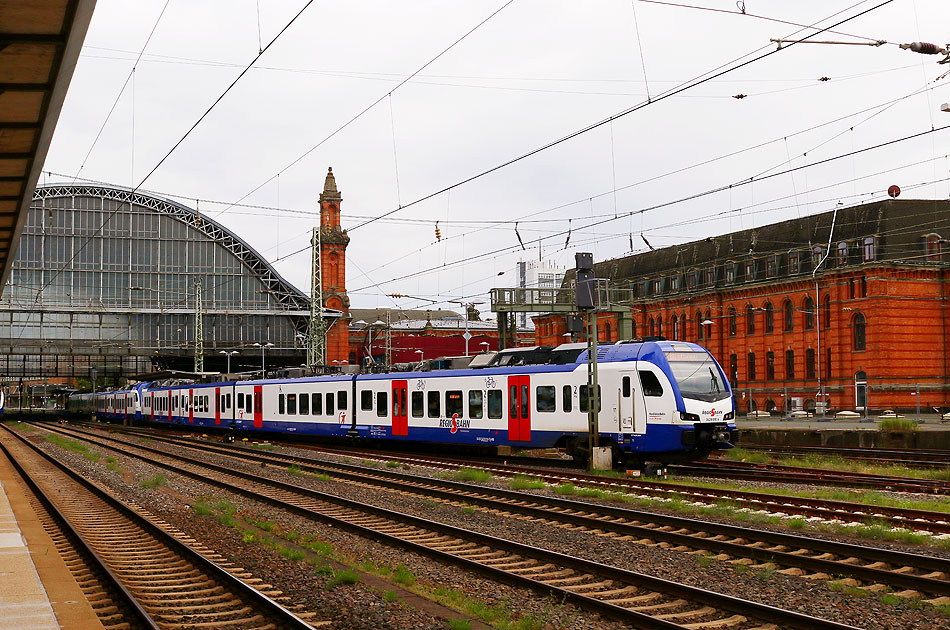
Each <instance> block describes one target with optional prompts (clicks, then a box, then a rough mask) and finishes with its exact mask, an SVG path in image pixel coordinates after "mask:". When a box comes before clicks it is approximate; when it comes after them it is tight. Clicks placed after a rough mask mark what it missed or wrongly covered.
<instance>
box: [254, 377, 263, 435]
mask: <svg viewBox="0 0 950 630" xmlns="http://www.w3.org/2000/svg"><path fill="white" fill-rule="evenodd" d="M263 398H264V387H263V386H262V385H255V386H254V428H255V429H260V428H261V427H263V426H264V405H263V402H264V401H263Z"/></svg>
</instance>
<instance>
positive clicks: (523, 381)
mask: <svg viewBox="0 0 950 630" xmlns="http://www.w3.org/2000/svg"><path fill="white" fill-rule="evenodd" d="M530 392H531V377H530V376H528V375H527V374H524V375H519V376H509V377H508V439H509V440H510V441H512V442H528V441H530V440H531V393H530Z"/></svg>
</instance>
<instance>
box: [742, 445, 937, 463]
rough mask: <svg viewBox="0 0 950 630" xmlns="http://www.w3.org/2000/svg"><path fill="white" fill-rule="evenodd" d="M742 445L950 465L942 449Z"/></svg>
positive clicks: (774, 451)
mask: <svg viewBox="0 0 950 630" xmlns="http://www.w3.org/2000/svg"><path fill="white" fill-rule="evenodd" d="M742 448H743V449H745V450H749V451H760V452H765V453H769V454H773V455H828V456H836V457H842V458H844V459H853V460H858V461H871V462H875V463H885V464H900V465H902V466H908V467H912V468H942V467H946V466H950V451H943V450H927V449H913V448H858V447H846V446H790V445H785V444H742Z"/></svg>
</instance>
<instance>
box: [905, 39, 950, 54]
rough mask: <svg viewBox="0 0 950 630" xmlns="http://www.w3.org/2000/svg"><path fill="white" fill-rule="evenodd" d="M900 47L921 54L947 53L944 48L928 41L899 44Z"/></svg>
mask: <svg viewBox="0 0 950 630" xmlns="http://www.w3.org/2000/svg"><path fill="white" fill-rule="evenodd" d="M900 47H901V48H903V49H904V50H910V51H911V52H915V53H920V54H921V55H945V54H947V49H946V48H941V47H940V46H938V45H936V44H931V43H929V42H911V43H909V44H901V45H900Z"/></svg>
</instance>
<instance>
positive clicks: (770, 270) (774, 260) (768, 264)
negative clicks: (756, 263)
mask: <svg viewBox="0 0 950 630" xmlns="http://www.w3.org/2000/svg"><path fill="white" fill-rule="evenodd" d="M777 275H778V256H776V255H775V254H772V255H771V256H769V257H767V258H766V259H765V277H766V278H774V277H775V276H777Z"/></svg>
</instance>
